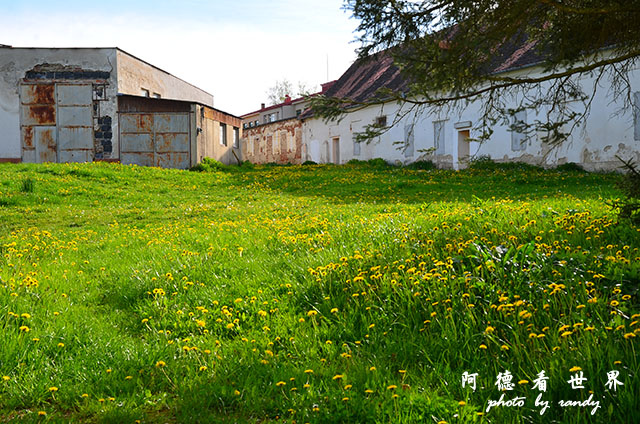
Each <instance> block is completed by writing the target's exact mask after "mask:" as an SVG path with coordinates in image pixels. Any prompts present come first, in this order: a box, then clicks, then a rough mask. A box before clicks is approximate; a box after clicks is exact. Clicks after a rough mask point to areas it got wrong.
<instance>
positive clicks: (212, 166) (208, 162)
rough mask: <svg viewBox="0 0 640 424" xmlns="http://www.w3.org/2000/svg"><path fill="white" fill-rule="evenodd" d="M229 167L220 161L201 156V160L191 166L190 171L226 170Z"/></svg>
mask: <svg viewBox="0 0 640 424" xmlns="http://www.w3.org/2000/svg"><path fill="white" fill-rule="evenodd" d="M228 169H229V167H228V166H227V165H225V164H223V163H222V162H219V161H217V160H215V159H212V158H202V162H200V163H199V164H197V165H196V166H194V167H193V168H191V171H196V172H216V171H226V170H228Z"/></svg>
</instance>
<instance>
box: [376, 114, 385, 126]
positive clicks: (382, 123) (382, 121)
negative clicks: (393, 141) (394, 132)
mask: <svg viewBox="0 0 640 424" xmlns="http://www.w3.org/2000/svg"><path fill="white" fill-rule="evenodd" d="M376 126H377V127H386V126H387V115H383V116H378V117H377V118H376Z"/></svg>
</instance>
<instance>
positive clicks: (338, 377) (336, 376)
mask: <svg viewBox="0 0 640 424" xmlns="http://www.w3.org/2000/svg"><path fill="white" fill-rule="evenodd" d="M342 378H344V374H336V375H334V376H333V377H332V378H331V379H332V380H340V379H342Z"/></svg>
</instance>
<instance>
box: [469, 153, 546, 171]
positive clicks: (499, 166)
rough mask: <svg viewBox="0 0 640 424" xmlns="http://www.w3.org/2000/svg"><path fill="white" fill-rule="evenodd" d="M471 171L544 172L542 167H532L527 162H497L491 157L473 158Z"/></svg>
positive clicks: (470, 163)
mask: <svg viewBox="0 0 640 424" xmlns="http://www.w3.org/2000/svg"><path fill="white" fill-rule="evenodd" d="M469 169H474V170H484V171H509V170H520V171H532V170H542V167H540V166H536V165H531V164H528V163H525V162H517V161H514V162H496V161H494V160H493V159H491V157H490V156H487V155H483V156H478V157H476V158H473V159H471V160H470V161H469Z"/></svg>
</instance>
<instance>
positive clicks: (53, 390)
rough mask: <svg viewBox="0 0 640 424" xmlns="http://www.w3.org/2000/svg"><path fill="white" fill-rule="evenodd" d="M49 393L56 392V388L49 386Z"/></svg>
mask: <svg viewBox="0 0 640 424" xmlns="http://www.w3.org/2000/svg"><path fill="white" fill-rule="evenodd" d="M49 391H50V392H57V391H58V388H57V387H56V386H51V387H49Z"/></svg>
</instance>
